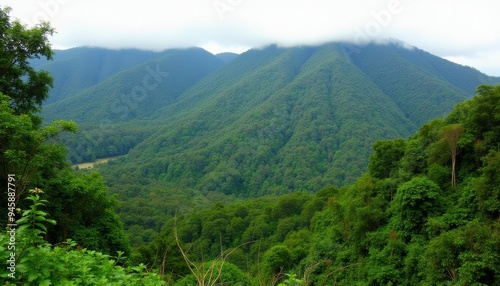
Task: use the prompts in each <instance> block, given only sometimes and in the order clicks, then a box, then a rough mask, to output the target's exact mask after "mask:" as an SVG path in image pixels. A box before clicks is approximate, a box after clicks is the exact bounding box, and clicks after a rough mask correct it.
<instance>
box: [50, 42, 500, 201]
mask: <svg viewBox="0 0 500 286" xmlns="http://www.w3.org/2000/svg"><path fill="white" fill-rule="evenodd" d="M347 48H348V46H347V44H345V43H329V44H325V45H321V46H302V47H293V48H279V47H277V46H269V47H266V48H263V49H254V50H249V51H247V52H245V53H243V54H241V55H237V56H236V55H232V54H225V55H216V56H214V55H212V54H210V53H208V52H206V51H204V50H201V49H188V50H167V51H164V52H162V53H160V54H157V57H154V58H151V59H147V60H145V61H144V62H142V63H138V64H136V65H133V64H130V65H129V66H130V67H129V68H123V70H121V71H116V72H115V73H113V74H112V75H110V76H108V77H107V78H105V79H103V80H100V81H99V80H95V81H96V84H95V85H92V86H89V87H85V88H82V89H81V90H80V91H78V92H75V93H74V94H73V95H71V96H68V97H66V98H64V99H60V100H57V102H54V101H52V103H49V104H47V105H46V106H45V110H44V116H45V117H46V118H47V119H56V118H63V119H73V120H76V121H77V122H78V123H79V124H80V126H81V128H82V130H83V132H82V133H81V134H80V135H79V136H80V137H73V138H67V139H66V140H67V143H68V145H69V148H70V150H69V152H70V158H71V159H72V160H73V161H75V162H80V161H84V160H88V159H93V158H99V157H108V156H114V155H122V154H125V153H128V156H126V157H124V158H122V159H120V160H118V163H115V164H112V165H109V166H107V167H103V168H107V171H104V172H105V173H107V174H109V176H115V175H116V176H118V174H129V175H128V179H130V180H132V181H133V180H134V179H133V178H136V177H135V176H137V177H142V178H143V179H144V178H147V180H148V181H149V182H150V183H151V182H155V181H156V182H159V183H161V182H164V183H168V185H169V186H171V187H173V188H177V187H179V188H180V187H182V188H188V189H192V190H198V191H201V192H203V193H205V194H208V193H211V192H223V193H225V194H238V195H249V196H258V195H263V194H269V193H286V192H290V191H293V190H298V189H301V190H317V189H319V188H321V187H323V186H325V185H328V184H335V185H344V184H348V183H352V182H353V181H354V180H355V179H356V178H357V177H358V176H359V175H360V174H361V173H362V172H364V171H365V170H366V166H367V163H368V157H369V155H370V154H371V152H372V151H371V144H372V143H373V142H374V141H375V140H376V139H383V138H395V137H408V136H409V135H410V134H413V133H414V132H415V131H416V130H417V129H418V128H419V126H420V125H421V124H422V123H424V122H426V121H428V120H429V119H431V118H434V117H441V116H444V115H445V114H447V113H448V112H449V111H451V110H452V108H453V106H454V105H455V104H456V103H459V102H462V101H464V100H465V99H467V98H470V97H471V96H472V94H473V90H474V88H475V86H477V85H479V84H480V83H482V82H483V81H485V80H486V81H490V82H495V81H496V82H500V81H499V79H498V78H493V77H488V76H487V75H484V74H482V73H480V72H479V71H477V70H474V69H472V68H469V67H464V66H461V65H457V64H454V63H451V62H449V61H446V60H444V59H441V58H439V57H436V56H433V55H431V54H429V53H427V52H424V51H422V50H419V49H416V48H414V49H407V48H404V47H402V46H400V45H397V44H388V45H374V44H373V45H368V46H366V47H364V48H362V49H359V50H357V51H356V52H355V53H352V52H346V49H347ZM138 53H139V54H140V52H138ZM148 55H151V54H148ZM144 56H145V57H146V55H144ZM232 57H234V59H232V60H231V58H232ZM113 58H115V57H113ZM228 59H229V60H228ZM81 62H85V59H82V60H81ZM66 68H67V69H68V68H69V67H66ZM89 69H90V68H89ZM97 70H98V69H97ZM97 70H96V71H97ZM105 70H110V69H105ZM151 70H153V71H154V70H158V71H159V72H160V74H161V76H160V78H158V79H159V82H158V85H155V86H154V88H152V86H151V89H148V88H147V86H146V85H145V82H146V83H149V84H151V85H154V84H155V81H154V77H152V78H151V77H150V78H148V79H145V78H146V77H148V75H149V74H151ZM167 73H168V76H167ZM108 74H111V72H108ZM54 75H55V76H56V82H57V74H54ZM57 84H58V83H56V85H57ZM60 84H62V83H60ZM62 85H64V84H62ZM141 88H142V89H141ZM141 90H146V91H147V93H144V94H142V95H141V93H139V92H140V91H141ZM134 92H135V93H134ZM82 138H86V139H82ZM112 174H115V175H112ZM115 183H116V184H120V183H118V182H115ZM111 185H113V182H112V183H111ZM121 187H129V188H135V187H133V186H132V187H131V186H130V184H129V185H128V186H125V185H121ZM136 187H137V188H139V189H140V188H143V187H144V186H136ZM144 188H146V187H144Z"/></svg>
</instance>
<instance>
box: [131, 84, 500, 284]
mask: <svg viewBox="0 0 500 286" xmlns="http://www.w3.org/2000/svg"><path fill="white" fill-rule="evenodd" d="M499 109H500V86H495V87H493V86H489V85H482V86H479V87H478V89H477V93H476V96H475V97H474V98H472V100H470V101H467V102H464V103H462V104H459V105H457V106H456V107H455V109H454V110H453V111H452V112H451V113H450V114H449V115H448V116H447V117H446V118H444V119H434V120H432V121H430V122H428V123H427V124H425V125H423V126H422V127H421V128H420V129H419V131H418V132H417V133H416V134H415V135H413V136H411V137H410V138H409V139H408V140H404V139H393V140H380V141H377V142H376V143H375V144H374V145H373V149H374V153H373V155H372V156H371V157H370V164H369V168H368V172H367V173H365V174H364V175H363V176H361V177H360V178H359V179H358V180H357V181H356V183H354V184H353V185H349V186H345V187H341V188H338V187H333V186H330V187H324V188H323V189H321V190H320V191H318V192H317V193H315V194H311V193H304V192H294V193H292V194H287V195H284V196H280V197H279V198H276V197H270V196H265V197H262V198H258V199H252V200H247V201H244V202H234V203H222V202H221V203H217V204H215V205H213V206H212V207H209V208H207V209H202V210H197V211H193V212H191V213H189V214H186V215H183V216H177V217H176V218H174V219H172V220H170V221H168V222H167V223H166V224H165V226H164V227H163V231H162V232H161V234H160V235H158V237H156V238H155V239H154V240H153V242H151V243H150V244H149V245H147V246H145V247H141V248H140V250H139V255H138V256H137V257H136V258H135V259H137V261H141V262H144V263H148V264H153V265H155V267H157V268H158V269H160V270H161V271H163V272H164V273H165V274H166V275H167V276H170V279H171V280H172V281H176V282H175V283H174V285H195V283H196V281H199V280H200V279H205V283H207V281H208V280H210V279H209V278H207V277H209V276H210V275H208V274H210V273H211V271H213V269H215V270H219V269H220V268H222V266H221V265H222V264H223V265H224V267H223V268H222V274H221V275H220V276H217V277H218V279H219V280H220V282H222V283H225V284H224V285H237V283H241V284H239V285H275V284H276V283H277V282H280V281H283V279H285V280H286V281H285V282H286V283H289V284H286V285H429V284H432V285H500V268H499V267H498V265H500V234H499V230H500V221H499V218H500V217H499V215H500V189H499V187H498V186H499V183H500V176H499V175H500V173H499V170H500V168H499V167H500V156H499V155H500V153H499V149H498V148H499V142H500V116H499V115H500V112H499ZM178 247H180V248H181V249H183V251H184V252H185V253H186V257H183V256H182V254H181V253H179V252H178ZM185 260H187V261H188V265H189V263H192V264H191V267H188V266H186V261H185ZM190 270H191V271H190ZM207 273H208V274H207ZM186 275H187V276H186ZM203 275H205V276H203ZM181 277H183V278H181ZM203 277H204V278H203ZM212 278H213V277H212ZM199 283H200V282H198V285H202V284H199Z"/></svg>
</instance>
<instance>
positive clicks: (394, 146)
mask: <svg viewBox="0 0 500 286" xmlns="http://www.w3.org/2000/svg"><path fill="white" fill-rule="evenodd" d="M405 147H406V142H405V140H404V139H402V138H399V139H394V140H377V142H375V143H373V150H374V153H373V155H372V156H371V157H370V164H369V165H368V170H369V172H370V175H372V176H373V177H375V178H379V179H384V178H389V176H390V175H391V174H392V173H394V171H395V170H397V168H398V166H399V161H400V160H401V158H402V157H403V155H404V153H405Z"/></svg>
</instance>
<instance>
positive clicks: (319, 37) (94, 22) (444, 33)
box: [3, 0, 500, 76]
mask: <svg viewBox="0 0 500 286" xmlns="http://www.w3.org/2000/svg"><path fill="white" fill-rule="evenodd" d="M3 2H4V5H8V6H11V7H12V8H13V11H12V15H14V16H16V17H19V18H20V19H21V20H22V21H23V22H25V23H30V24H32V23H34V22H37V20H38V19H46V20H49V21H50V22H51V23H52V25H53V26H54V27H55V28H56V29H57V31H58V34H57V35H56V36H54V37H53V38H52V39H51V41H52V43H53V45H54V47H57V48H68V47H74V46H81V45H90V46H103V47H109V48H123V47H128V48H132V47H135V48H141V49H154V50H161V49H167V48H172V47H188V46H202V47H205V48H207V49H208V50H210V51H212V52H220V51H223V50H229V51H236V52H241V51H244V50H246V49H248V48H251V47H256V46H262V45H266V44H271V43H278V44H281V45H297V44H318V43H323V42H328V41H335V40H348V41H358V40H363V39H369V40H378V39H384V38H395V39H400V40H402V41H404V42H406V43H409V44H411V45H414V46H417V47H419V48H422V49H424V50H426V51H429V52H431V53H433V54H436V55H438V56H442V57H446V58H447V59H450V60H453V61H457V62H459V63H462V64H467V65H471V66H473V67H475V68H477V69H479V70H481V71H483V72H486V73H488V74H491V75H497V76H500V66H497V65H496V64H495V63H500V19H499V18H500V17H497V16H496V15H495V13H496V12H497V11H498V10H499V9H498V8H500V4H498V2H495V1H494V0H477V1H469V0H454V1H452V0H441V1H439V2H438V1H430V0H420V1H417V0H375V1H369V2H368V1H364V0H267V1H265V0H190V1H186V0H183V1H181V0H169V1H156V0H141V1H137V0H135V1H118V0H100V1H98V0H86V1H77V0H25V1H18V0H4V1H3Z"/></svg>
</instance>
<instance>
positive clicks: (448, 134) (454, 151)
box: [441, 124, 465, 187]
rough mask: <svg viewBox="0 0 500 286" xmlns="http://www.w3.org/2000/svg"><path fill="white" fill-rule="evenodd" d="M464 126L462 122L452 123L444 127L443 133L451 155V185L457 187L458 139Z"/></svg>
mask: <svg viewBox="0 0 500 286" xmlns="http://www.w3.org/2000/svg"><path fill="white" fill-rule="evenodd" d="M464 130H465V129H464V127H463V126H462V125H460V124H452V125H447V126H445V127H443V129H442V130H441V134H442V136H443V140H445V142H446V144H447V146H448V149H449V152H450V157H451V186H452V187H455V186H456V184H457V179H456V166H457V155H458V152H459V148H458V139H460V135H461V134H462V133H463V132H464Z"/></svg>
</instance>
